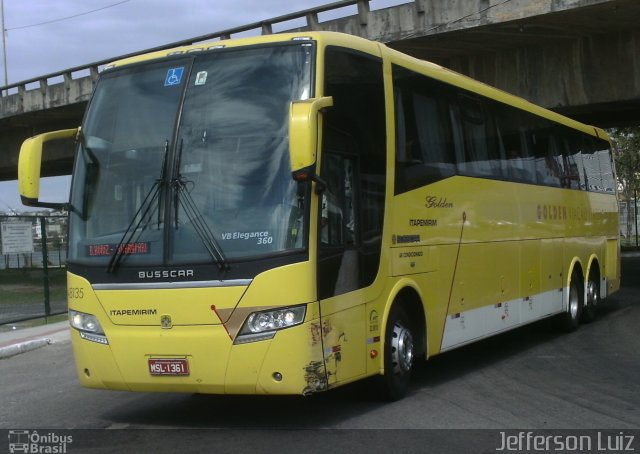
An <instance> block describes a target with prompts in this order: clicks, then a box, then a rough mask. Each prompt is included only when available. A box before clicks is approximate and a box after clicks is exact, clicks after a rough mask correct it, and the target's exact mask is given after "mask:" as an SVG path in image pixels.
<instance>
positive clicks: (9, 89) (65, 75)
mask: <svg viewBox="0 0 640 454" xmlns="http://www.w3.org/2000/svg"><path fill="white" fill-rule="evenodd" d="M370 1H371V0H343V1H338V2H334V3H329V4H327V5H322V6H317V7H315V8H310V9H306V10H303V11H298V12H295V13H290V14H285V15H283V16H278V17H274V18H271V19H267V20H263V21H259V22H252V23H250V24H246V25H241V26H238V27H233V28H229V29H226V30H222V31H217V32H214V33H209V34H206V35H201V36H196V37H194V38H188V39H184V40H181V41H175V42H172V43H169V44H164V45H162V46H157V47H153V48H150V49H146V50H142V51H138V52H132V53H129V54H124V55H120V56H117V57H113V58H109V59H107V60H100V61H97V62H93V63H89V64H86V65H82V66H75V67H73V68H68V69H65V70H63V71H58V72H53V73H49V74H45V75H43V76H38V77H34V78H32V79H27V80H23V81H20V82H16V83H12V84H8V85H6V86H4V87H0V96H1V97H5V96H11V95H14V94H16V93H17V94H23V93H24V92H25V91H27V90H28V89H27V86H28V85H31V84H39V89H40V90H45V89H46V87H47V86H48V84H49V80H50V79H60V78H62V79H63V81H64V82H65V83H69V82H70V81H71V80H73V74H74V73H79V72H89V76H83V77H91V78H92V79H93V80H95V79H96V78H97V76H98V72H99V70H100V68H101V67H103V66H105V65H107V64H109V63H111V62H113V61H117V60H122V59H125V58H129V57H135V56H137V55H142V54H146V53H149V52H156V51H160V50H166V49H171V48H174V47H180V46H189V45H192V44H196V43H200V42H204V41H212V40H216V39H219V40H225V39H230V38H231V37H232V36H233V35H236V34H239V33H245V32H250V31H254V30H259V31H260V33H262V34H263V35H269V34H272V33H273V26H274V25H278V24H283V23H286V22H291V21H295V20H299V19H305V20H306V26H305V27H304V28H305V29H306V30H307V31H313V30H317V29H318V27H319V24H320V22H319V21H318V14H320V13H324V12H328V11H333V10H338V9H341V8H345V7H348V6H352V5H356V6H357V8H358V17H359V20H360V25H362V26H366V25H367V23H368V16H369V13H370V8H369V2H370ZM412 1H413V2H415V5H416V11H417V12H418V13H421V12H424V7H423V6H422V3H423V1H424V0H408V1H407V3H411V2H412ZM34 89H37V88H34Z"/></svg>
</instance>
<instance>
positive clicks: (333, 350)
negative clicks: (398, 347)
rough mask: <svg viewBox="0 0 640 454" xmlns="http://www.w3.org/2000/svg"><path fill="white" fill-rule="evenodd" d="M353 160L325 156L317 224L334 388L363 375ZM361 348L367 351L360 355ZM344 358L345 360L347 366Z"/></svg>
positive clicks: (325, 346)
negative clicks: (340, 383)
mask: <svg viewBox="0 0 640 454" xmlns="http://www.w3.org/2000/svg"><path fill="white" fill-rule="evenodd" d="M354 164H355V159H354V157H353V156H348V155H340V154H333V153H326V154H325V155H324V156H323V163H322V168H323V172H322V175H323V178H324V179H325V182H326V184H327V185H326V188H325V190H324V191H323V192H322V194H320V195H319V197H320V203H319V205H320V216H319V219H320V221H319V222H320V225H319V226H318V281H317V282H318V296H319V298H320V314H321V316H322V341H323V349H324V359H325V368H326V372H327V382H328V385H329V386H331V385H333V384H335V383H337V382H338V381H342V380H345V379H348V378H351V377H353V376H357V375H360V374H362V371H363V368H364V366H365V363H364V345H363V343H361V342H359V341H358V340H359V339H360V338H361V336H363V335H364V332H362V333H361V332H360V331H363V327H362V320H363V317H364V305H363V304H362V303H363V299H362V290H359V288H360V282H361V279H360V261H361V256H360V255H361V254H360V251H359V250H358V247H357V242H358V239H357V231H358V220H357V218H356V200H355V187H354V171H355V165H354ZM361 350H362V351H361ZM343 355H344V359H345V361H344V362H343Z"/></svg>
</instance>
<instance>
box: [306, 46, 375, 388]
mask: <svg viewBox="0 0 640 454" xmlns="http://www.w3.org/2000/svg"><path fill="white" fill-rule="evenodd" d="M324 68H325V77H324V82H325V87H324V96H331V97H332V98H333V106H332V107H331V108H329V109H327V110H326V111H325V112H324V114H323V125H322V149H321V154H320V169H319V171H320V177H321V178H322V179H323V180H324V181H325V182H326V188H325V189H324V191H323V192H322V193H321V194H319V195H318V197H319V203H318V205H319V208H318V210H319V211H320V212H319V213H318V219H319V221H318V223H319V225H318V238H317V239H316V242H317V243H316V244H317V247H318V254H317V257H318V266H317V269H318V279H317V282H318V299H319V300H320V316H321V318H322V341H323V348H324V358H325V368H326V375H327V383H328V386H329V387H331V386H332V385H334V384H336V383H339V382H344V381H350V380H353V379H356V378H358V377H362V376H363V375H364V374H365V373H366V370H367V364H368V363H367V361H368V359H367V354H366V347H367V337H366V336H367V333H368V331H367V329H368V328H369V323H368V317H367V316H366V315H365V312H366V304H365V303H369V302H370V301H371V300H372V299H373V298H375V296H374V293H375V292H376V291H379V290H373V289H372V288H373V287H375V285H374V283H375V281H376V278H377V276H378V271H379V268H380V256H381V244H382V228H383V222H384V206H385V188H386V186H385V185H386V173H387V161H386V159H387V148H386V147H387V140H386V110H385V94H384V93H385V92H384V81H383V71H382V60H381V58H380V57H379V56H374V55H371V54H366V53H363V52H359V51H355V50H354V49H344V48H340V47H334V46H330V47H328V48H327V49H326V51H325V65H324Z"/></svg>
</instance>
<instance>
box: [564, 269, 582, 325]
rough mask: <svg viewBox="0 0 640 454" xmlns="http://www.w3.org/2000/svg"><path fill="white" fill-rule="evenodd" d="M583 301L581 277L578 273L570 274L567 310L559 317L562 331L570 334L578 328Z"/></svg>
mask: <svg viewBox="0 0 640 454" xmlns="http://www.w3.org/2000/svg"><path fill="white" fill-rule="evenodd" d="M583 300H584V288H583V283H582V276H581V275H580V273H579V272H577V271H574V272H573V273H572V274H571V282H570V283H569V300H568V301H567V310H566V311H565V312H564V313H563V314H562V316H561V328H562V330H563V331H566V332H572V331H575V330H576V329H578V326H580V317H582V309H583V307H584V301H583Z"/></svg>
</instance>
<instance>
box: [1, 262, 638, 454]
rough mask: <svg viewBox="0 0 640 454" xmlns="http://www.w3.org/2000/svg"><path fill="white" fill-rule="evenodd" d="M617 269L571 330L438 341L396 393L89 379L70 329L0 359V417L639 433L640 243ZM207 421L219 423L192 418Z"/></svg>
mask: <svg viewBox="0 0 640 454" xmlns="http://www.w3.org/2000/svg"><path fill="white" fill-rule="evenodd" d="M623 279H624V284H623V289H622V290H621V291H620V292H619V293H618V294H617V295H616V296H615V297H612V298H610V299H609V300H608V301H607V302H606V303H605V304H603V305H602V306H601V308H600V309H601V310H600V313H599V318H598V319H597V320H596V321H595V322H593V323H590V324H586V325H583V326H581V327H580V329H579V330H578V331H576V332H575V333H571V334H560V333H558V332H556V331H555V330H554V329H552V328H551V326H550V324H549V323H545V322H542V323H538V324H535V325H531V326H528V327H525V328H522V329H519V330H515V331H513V332H510V333H506V334H504V335H500V336H498V337H494V338H491V339H488V340H486V341H482V342H479V343H476V344H473V345H470V346H467V347H464V348H462V349H458V350H455V351H452V352H450V353H447V354H444V355H441V356H439V357H436V358H434V359H432V360H430V361H429V362H427V363H424V364H419V366H418V368H417V370H416V373H415V376H414V380H413V386H412V390H411V393H410V395H409V396H408V397H406V398H405V399H404V400H402V401H399V402H395V403H381V402H376V401H375V400H372V399H371V396H370V395H369V393H368V387H367V386H366V385H363V384H354V385H350V386H347V387H343V388H339V389H336V390H334V391H331V392H328V393H324V394H319V395H315V396H312V397H309V398H303V397H253V396H252V397H244V396H239V397H236V396H203V395H193V394H136V393H126V392H115V391H97V390H87V389H83V388H80V386H79V385H78V382H77V380H76V377H75V373H74V369H73V366H72V361H73V358H72V354H71V348H70V345H69V343H56V344H53V345H49V346H46V347H44V348H41V349H39V350H35V351H32V352H28V353H25V354H22V355H19V356H16V357H12V358H8V359H5V360H2V361H0V377H1V381H2V386H0V402H1V403H2V404H1V405H0V429H40V430H39V432H43V429H48V430H62V429H105V428H106V429H190V430H189V431H182V430H177V431H176V430H174V431H167V430H150V431H149V430H146V431H136V430H112V431H104V430H100V431H95V432H94V431H85V432H74V433H77V434H79V433H84V434H85V435H87V434H91V437H88V435H87V437H84V436H78V437H77V438H81V439H82V440H78V441H77V443H76V445H73V446H71V447H70V449H69V450H68V451H67V452H116V451H120V450H123V449H126V450H127V451H130V450H132V449H133V450H138V451H140V452H151V451H154V452H161V451H163V450H166V452H170V451H173V450H174V449H181V450H182V451H183V452H203V451H210V450H211V449H212V446H213V445H214V446H215V452H231V451H233V452H238V451H241V452H244V451H245V450H246V449H251V450H253V451H254V452H268V451H271V450H272V448H273V449H275V448H277V449H278V450H279V451H283V452H300V450H305V451H307V452H326V451H327V450H329V451H332V452H352V453H353V452H385V451H387V448H388V447H389V446H393V447H394V449H396V450H398V451H399V452H425V446H429V447H430V449H428V451H429V452H436V453H437V452H457V453H462V452H494V451H495V449H496V448H497V447H498V446H500V444H499V440H500V432H501V431H504V430H506V429H518V430H528V429H537V430H543V431H549V430H552V429H563V430H567V429H615V431H614V432H615V433H620V431H623V432H624V431H627V432H624V433H625V434H626V433H633V432H632V430H635V433H638V431H637V429H638V428H640V336H638V330H639V327H640V298H639V295H640V293H639V291H640V257H637V258H625V259H623ZM210 428H215V429H226V430H217V431H210V430H192V429H210ZM247 429H250V430H249V431H247ZM291 429H305V430H291ZM316 429H323V430H316ZM332 429H490V430H484V431H457V432H452V431H407V430H394V431H379V430H332ZM452 434H453V435H452ZM638 435H639V436H636V440H635V443H636V445H635V447H636V451H638V450H640V445H638V439H639V438H640V433H638ZM85 438H90V439H91V442H89V441H88V440H85ZM3 443H4V442H3V441H1V439H0V449H2V448H3V447H4V446H3ZM212 443H213V445H212ZM496 443H498V444H497V445H496ZM329 446H331V449H329ZM71 448H76V451H74V450H72V449H71Z"/></svg>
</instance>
